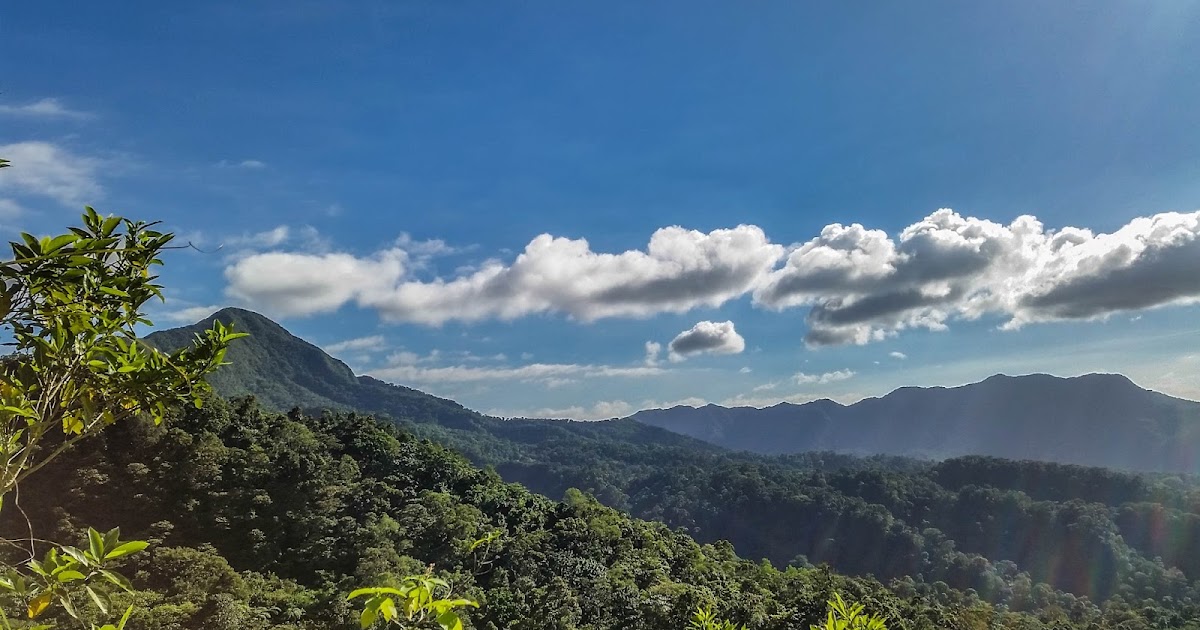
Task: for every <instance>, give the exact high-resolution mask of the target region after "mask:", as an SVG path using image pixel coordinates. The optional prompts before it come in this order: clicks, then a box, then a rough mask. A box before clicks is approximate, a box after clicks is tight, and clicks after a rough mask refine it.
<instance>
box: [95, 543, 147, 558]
mask: <svg viewBox="0 0 1200 630" xmlns="http://www.w3.org/2000/svg"><path fill="white" fill-rule="evenodd" d="M149 546H150V543H148V542H146V541H144V540H131V541H129V542H127V543H124V544H122V545H120V546H119V547H117V548H116V549H113V550H112V551H110V552H108V553H106V554H104V559H105V560H114V559H116V558H120V557H121V556H127V555H129V554H131V553H137V552H139V551H141V550H143V549H145V548H146V547H149Z"/></svg>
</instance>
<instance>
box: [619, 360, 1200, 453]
mask: <svg viewBox="0 0 1200 630" xmlns="http://www.w3.org/2000/svg"><path fill="white" fill-rule="evenodd" d="M632 417H633V419H635V420H637V421H639V422H642V423H645V424H648V425H651V426H657V427H662V428H665V429H668V430H671V431H675V432H678V433H681V434H684V435H689V436H692V437H695V438H699V439H702V440H705V441H708V442H711V443H713V444H718V445H721V446H724V447H727V448H732V449H740V450H748V451H754V452H758V453H766V454H779V453H795V452H803V451H815V450H832V451H841V452H854V453H886V454H891V455H905V456H917V457H929V456H932V457H953V456H959V455H991V456H995V457H1005V458H1010V459H1036V460H1046V461H1058V462H1063V463H1071V464H1082V465H1089V466H1102V467H1108V468H1125V469H1133V470H1144V471H1174V472H1195V462H1196V461H1197V457H1198V456H1200V403H1196V402H1192V401H1188V400H1181V399H1178V398H1172V397H1170V396H1167V395H1165V394H1160V393H1158V392H1154V391H1150V390H1147V389H1143V388H1141V387H1138V386H1137V385H1135V384H1134V383H1133V382H1131V381H1130V380H1129V379H1127V378H1125V377H1124V376H1120V375H1115V374H1089V375H1086V376H1079V377H1075V378H1059V377H1055V376H1049V375H1045V374H1032V375H1028V376H1016V377H1013V376H1003V375H997V376H993V377H990V378H988V379H986V380H984V381H981V382H979V383H973V384H970V385H964V386H961V387H952V388H944V387H930V388H921V387H905V388H901V389H898V390H896V391H894V392H892V393H890V394H888V395H886V396H883V397H880V398H868V399H865V400H862V401H859V402H857V403H855V404H852V405H840V404H838V403H836V402H833V401H829V400H819V401H815V402H811V403H806V404H803V405H794V404H788V403H784V404H780V405H776V406H774V407H769V408H766V409H754V408H750V407H739V408H733V409H729V408H725V407H719V406H716V405H708V406H706V407H701V408H698V409H695V408H691V407H675V408H672V409H656V410H649V411H641V412H638V413H637V414H634V415H633V416H632Z"/></svg>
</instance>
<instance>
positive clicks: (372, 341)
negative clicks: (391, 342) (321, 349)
mask: <svg viewBox="0 0 1200 630" xmlns="http://www.w3.org/2000/svg"><path fill="white" fill-rule="evenodd" d="M386 345H387V342H386V341H384V339H383V335H371V336H369V337H356V338H354V339H347V340H345V341H339V342H337V343H331V344H329V345H327V346H325V351H326V352H328V353H330V354H337V353H339V352H354V351H359V352H361V351H374V350H382V349H383V348H384V347H385V346H386Z"/></svg>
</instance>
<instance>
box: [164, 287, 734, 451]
mask: <svg viewBox="0 0 1200 630" xmlns="http://www.w3.org/2000/svg"><path fill="white" fill-rule="evenodd" d="M214 320H218V321H221V322H222V323H225V324H233V326H234V327H235V329H236V330H238V331H240V332H246V333H250V336H249V337H246V338H243V339H239V340H238V341H237V342H235V343H234V344H232V346H231V347H230V349H229V352H228V354H227V355H226V360H227V361H229V363H230V365H227V366H225V367H223V368H221V369H220V370H217V372H216V373H214V374H213V375H212V376H211V377H210V380H209V382H210V384H211V385H212V386H213V389H214V390H215V391H216V392H217V393H218V394H220V395H221V396H224V397H226V398H232V397H237V396H246V395H253V396H254V397H255V398H256V399H257V400H258V402H259V404H261V405H263V406H264V407H267V408H269V409H273V410H276V411H288V410H290V409H292V408H295V407H300V408H301V409H304V410H310V411H311V410H316V411H319V410H321V409H330V410H347V411H348V410H353V411H360V412H366V413H372V414H376V415H380V416H384V417H387V418H389V419H391V420H393V421H402V422H408V423H413V424H416V425H426V426H425V427H424V428H425V429H426V432H429V431H431V430H433V431H436V429H433V428H432V426H436V427H441V428H444V429H457V430H463V431H466V432H468V433H474V434H479V433H485V434H489V435H503V437H504V438H505V439H506V440H511V441H516V442H544V441H549V440H554V439H559V438H561V437H562V436H564V435H568V434H569V435H572V436H575V437H583V438H585V439H587V438H596V437H601V436H603V437H610V436H620V437H621V439H625V440H631V441H634V442H636V443H641V444H662V445H683V444H686V445H689V446H691V447H693V448H697V449H700V450H715V449H714V447H712V446H709V445H708V444H706V443H704V442H702V441H700V440H696V439H694V438H688V437H685V436H682V435H679V434H678V433H675V432H671V431H666V430H664V429H659V428H657V427H651V426H649V425H646V424H642V423H638V422H634V421H632V420H612V421H607V422H594V423H576V422H569V421H565V420H560V421H549V420H521V419H517V420H500V419H499V418H493V417H490V416H485V415H483V414H480V413H477V412H475V411H471V410H470V409H467V408H466V407H463V406H462V405H460V404H458V403H456V402H454V401H452V400H447V399H445V398H438V397H437V396H432V395H430V394H426V393H425V392H421V391H418V390H415V389H412V388H409V387H403V386H401V385H393V384H391V383H385V382H383V381H381V380H379V379H376V378H372V377H370V376H356V375H355V374H354V372H353V370H351V369H350V367H349V366H347V365H346V364H345V363H342V362H341V361H339V360H337V359H335V358H333V357H331V356H329V355H328V354H327V353H326V352H325V351H324V350H321V349H320V348H318V347H317V346H315V345H313V344H311V343H309V342H307V341H305V340H303V339H301V338H299V337H297V336H295V335H293V334H291V333H290V332H288V331H287V330H286V329H284V328H283V327H282V326H280V325H279V324H277V323H275V322H274V321H272V320H271V319H269V318H267V317H264V316H263V315H260V314H258V313H255V312H253V311H248V310H245V309H240V308H226V309H223V310H221V311H218V312H216V313H213V314H212V315H210V316H208V317H207V318H205V319H203V320H201V321H199V322H197V323H195V324H192V325H191V326H184V327H182V328H172V329H169V330H162V331H157V332H154V333H151V334H150V335H148V336H147V337H146V341H147V342H149V343H150V344H152V345H154V346H156V347H159V348H163V349H166V350H173V349H175V348H180V347H182V346H184V345H187V344H189V343H191V341H192V338H193V337H194V336H195V334H196V333H198V332H200V331H203V330H205V329H208V328H211V327H212V323H213V321H214ZM456 446H459V447H463V446H466V445H463V444H456ZM462 450H464V451H465V452H467V454H468V455H476V454H477V453H474V452H472V450H471V449H470V448H462ZM473 459H476V461H478V460H479V458H477V457H473Z"/></svg>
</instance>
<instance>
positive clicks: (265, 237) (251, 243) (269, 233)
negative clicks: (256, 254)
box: [225, 225, 292, 249]
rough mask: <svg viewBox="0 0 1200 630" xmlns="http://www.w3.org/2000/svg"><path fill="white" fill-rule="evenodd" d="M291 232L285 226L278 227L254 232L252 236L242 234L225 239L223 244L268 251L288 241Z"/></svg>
mask: <svg viewBox="0 0 1200 630" xmlns="http://www.w3.org/2000/svg"><path fill="white" fill-rule="evenodd" d="M291 233H292V230H291V228H289V227H288V226H286V225H280V226H277V227H274V228H272V229H270V230H264V231H262V232H255V233H253V234H243V235H241V236H235V237H232V238H229V239H226V241H225V243H226V244H227V245H230V246H232V247H247V248H254V249H269V248H272V247H278V246H280V245H282V244H284V243H286V242H287V241H288V237H289V236H291Z"/></svg>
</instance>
